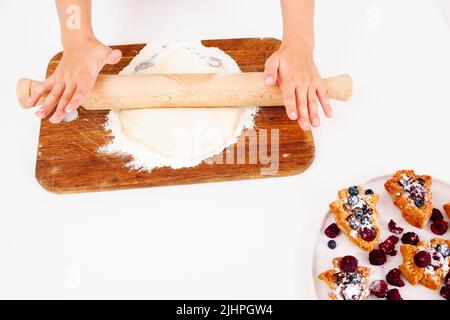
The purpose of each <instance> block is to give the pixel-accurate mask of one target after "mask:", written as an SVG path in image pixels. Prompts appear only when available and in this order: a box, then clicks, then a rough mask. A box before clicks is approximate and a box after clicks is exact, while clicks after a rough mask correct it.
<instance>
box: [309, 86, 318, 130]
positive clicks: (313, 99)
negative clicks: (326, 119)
mask: <svg viewBox="0 0 450 320" xmlns="http://www.w3.org/2000/svg"><path fill="white" fill-rule="evenodd" d="M308 113H309V121H310V122H311V125H312V126H313V127H315V128H316V127H318V126H320V118H319V112H318V108H317V96H316V89H315V87H312V86H311V87H309V88H308Z"/></svg>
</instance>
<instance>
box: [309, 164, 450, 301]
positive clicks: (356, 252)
mask: <svg viewBox="0 0 450 320" xmlns="http://www.w3.org/2000/svg"><path fill="white" fill-rule="evenodd" d="M418 174H420V173H418ZM391 177H392V176H383V177H379V178H376V179H373V180H371V181H369V182H368V183H365V184H364V185H363V188H364V190H367V189H372V190H374V191H375V193H376V194H379V195H380V200H379V201H378V204H377V208H378V211H379V212H380V229H381V232H380V239H379V240H378V242H379V243H380V242H382V241H385V240H386V239H387V238H388V237H389V236H391V235H395V236H397V237H399V238H401V237H402V235H403V234H404V233H406V232H410V231H413V232H415V233H417V234H418V235H419V238H420V240H421V241H429V240H431V239H433V238H441V239H442V238H443V239H449V238H450V231H447V233H445V234H444V235H442V236H438V235H435V234H434V233H433V232H431V230H430V225H431V221H430V222H429V223H428V224H427V226H426V227H425V228H424V229H419V228H416V227H413V226H411V225H410V224H408V223H407V222H406V220H405V219H404V218H403V217H402V214H401V212H400V210H398V208H397V207H396V206H395V205H394V204H393V202H392V198H391V196H390V195H389V194H388V193H387V192H386V190H385V189H384V183H385V182H386V181H387V180H388V179H390V178H391ZM432 191H433V202H434V205H435V207H436V208H439V209H440V210H441V211H442V206H443V205H444V204H445V203H448V202H449V200H450V199H449V197H450V196H449V195H450V184H448V183H445V182H442V181H439V180H436V179H434V180H433V184H432ZM336 199H337V192H336ZM324 212H325V216H324V221H323V223H322V226H321V228H320V231H319V235H318V237H317V239H316V243H315V250H314V258H313V277H314V281H315V288H316V296H317V298H319V299H329V297H328V292H329V288H328V286H327V285H326V283H325V282H324V281H322V280H319V279H318V276H319V274H320V273H322V272H324V271H326V270H328V269H331V268H332V259H333V258H336V257H343V256H346V255H352V256H355V257H356V258H357V259H358V263H359V265H360V266H365V267H369V268H371V269H372V272H373V273H372V275H371V277H370V281H369V284H370V283H371V282H372V281H374V280H380V279H381V280H384V281H386V274H387V273H388V272H389V271H390V270H392V269H393V268H398V266H399V265H400V264H401V263H402V254H401V253H400V246H401V244H402V242H401V240H399V241H398V242H397V244H396V245H395V249H396V250H397V255H396V256H393V257H392V256H390V255H386V258H387V262H386V263H385V264H384V265H382V266H372V265H371V264H370V262H369V253H368V252H366V251H364V250H362V249H360V248H358V247H357V246H356V245H354V244H353V243H352V242H351V241H350V240H349V239H348V238H347V237H346V236H345V235H344V234H343V233H342V232H340V234H339V235H338V236H337V237H336V238H335V239H334V240H335V241H336V244H337V246H336V249H334V250H331V249H329V248H328V246H327V242H328V241H329V240H330V238H328V237H327V236H326V235H325V234H324V230H325V228H326V227H327V226H329V225H330V224H331V223H333V222H335V220H334V216H333V214H332V213H331V212H330V211H328V212H327V211H326V210H324ZM442 213H443V214H444V216H445V213H444V211H442ZM391 219H392V220H394V221H395V222H396V223H397V226H398V227H402V228H403V229H404V230H403V233H402V234H393V233H391V232H389V229H388V223H389V221H390V220H391ZM445 220H448V219H447V217H445ZM377 248H378V246H377ZM401 278H402V280H403V281H404V282H405V286H404V287H401V288H399V287H395V286H391V285H389V284H388V286H389V289H394V288H397V289H399V291H400V294H401V296H402V297H403V299H405V300H413V299H414V300H431V299H435V300H436V299H437V300H441V299H442V298H441V296H440V295H439V290H437V291H433V290H430V289H428V288H426V287H424V286H422V285H420V284H419V285H416V286H412V285H410V284H409V283H408V281H407V280H406V279H405V277H403V276H402V277H401ZM370 299H373V300H378V298H376V297H374V296H371V297H370Z"/></svg>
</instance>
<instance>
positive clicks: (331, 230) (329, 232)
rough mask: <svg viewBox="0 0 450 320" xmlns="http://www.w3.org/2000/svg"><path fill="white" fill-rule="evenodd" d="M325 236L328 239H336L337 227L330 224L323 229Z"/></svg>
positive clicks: (334, 224)
mask: <svg viewBox="0 0 450 320" xmlns="http://www.w3.org/2000/svg"><path fill="white" fill-rule="evenodd" d="M325 235H326V236H327V237H328V238H332V239H333V238H336V237H337V236H338V235H339V228H338V226H337V224H336V223H332V224H330V225H329V226H328V227H327V228H326V229H325Z"/></svg>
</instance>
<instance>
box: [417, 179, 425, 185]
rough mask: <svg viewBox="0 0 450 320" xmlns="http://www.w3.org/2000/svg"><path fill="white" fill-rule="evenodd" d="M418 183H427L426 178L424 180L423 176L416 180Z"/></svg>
mask: <svg viewBox="0 0 450 320" xmlns="http://www.w3.org/2000/svg"><path fill="white" fill-rule="evenodd" d="M416 181H417V183H418V184H420V185H421V186H424V185H425V180H423V179H422V178H419V179H417V180H416Z"/></svg>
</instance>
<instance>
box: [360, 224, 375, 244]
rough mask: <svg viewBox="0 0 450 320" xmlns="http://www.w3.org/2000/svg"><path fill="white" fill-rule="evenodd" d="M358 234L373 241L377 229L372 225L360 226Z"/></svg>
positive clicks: (365, 239)
mask: <svg viewBox="0 0 450 320" xmlns="http://www.w3.org/2000/svg"><path fill="white" fill-rule="evenodd" d="M358 234H359V236H360V237H361V238H362V239H363V240H364V241H367V242H370V241H373V240H374V239H375V238H376V236H377V230H375V228H373V227H362V228H360V229H359V230H358Z"/></svg>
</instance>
